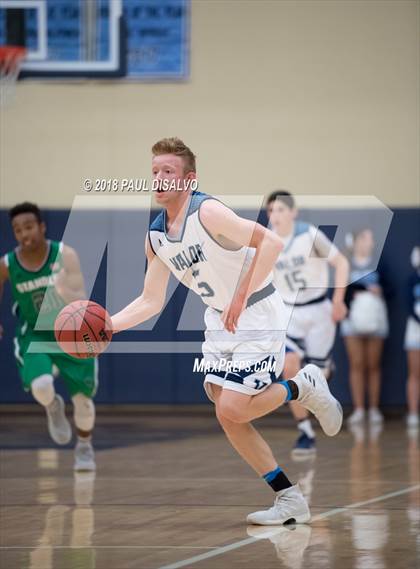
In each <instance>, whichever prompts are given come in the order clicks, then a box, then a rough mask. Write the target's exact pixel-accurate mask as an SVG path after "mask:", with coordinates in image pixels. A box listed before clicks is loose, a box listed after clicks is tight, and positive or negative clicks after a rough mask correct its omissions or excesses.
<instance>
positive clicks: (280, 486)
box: [263, 467, 293, 492]
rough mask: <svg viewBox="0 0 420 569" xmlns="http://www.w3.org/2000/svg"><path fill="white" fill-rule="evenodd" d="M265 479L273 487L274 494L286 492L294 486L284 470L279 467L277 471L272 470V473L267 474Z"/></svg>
mask: <svg viewBox="0 0 420 569" xmlns="http://www.w3.org/2000/svg"><path fill="white" fill-rule="evenodd" d="M263 478H264V480H265V481H266V482H267V484H269V485H270V486H271V488H272V489H273V490H274V492H280V490H285V489H286V488H290V487H291V486H293V484H292V483H291V482H290V480H289V479H288V478H287V476H286V475H285V473H284V472H283V470H281V468H279V467H277V468H276V469H275V470H272V471H271V472H267V474H265V475H264V476H263Z"/></svg>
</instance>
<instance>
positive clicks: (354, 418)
mask: <svg viewBox="0 0 420 569" xmlns="http://www.w3.org/2000/svg"><path fill="white" fill-rule="evenodd" d="M364 420H365V410H364V409H355V410H354V411H353V413H352V414H351V415H350V417H349V418H348V419H347V424H348V425H360V423H363V421H364Z"/></svg>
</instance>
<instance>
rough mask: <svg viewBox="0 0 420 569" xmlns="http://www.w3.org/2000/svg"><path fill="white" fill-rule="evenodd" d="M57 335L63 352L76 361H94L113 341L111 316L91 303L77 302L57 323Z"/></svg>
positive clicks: (88, 301)
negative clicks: (88, 359)
mask: <svg viewBox="0 0 420 569" xmlns="http://www.w3.org/2000/svg"><path fill="white" fill-rule="evenodd" d="M54 334H55V339H56V340H57V343H58V344H59V346H60V348H61V349H62V350H63V351H64V352H66V354H69V355H70V356H73V357H75V358H81V359H84V358H94V357H96V356H98V355H99V354H101V353H102V352H103V351H104V350H105V349H106V348H107V346H108V344H109V343H110V341H111V339H112V323H111V318H110V316H109V314H108V312H107V311H106V310H105V308H103V307H102V306H101V305H100V304H97V303H96V302H92V301H91V300H75V301H74V302H71V303H70V304H68V305H67V306H65V307H64V308H63V309H62V310H61V312H60V313H59V315H58V316H57V318H56V319H55V323H54Z"/></svg>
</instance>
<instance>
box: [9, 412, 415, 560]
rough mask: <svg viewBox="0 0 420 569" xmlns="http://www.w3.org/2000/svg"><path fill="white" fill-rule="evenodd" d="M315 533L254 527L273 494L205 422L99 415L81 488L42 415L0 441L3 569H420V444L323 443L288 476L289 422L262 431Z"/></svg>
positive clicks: (392, 428)
mask: <svg viewBox="0 0 420 569" xmlns="http://www.w3.org/2000/svg"><path fill="white" fill-rule="evenodd" d="M258 425H259V427H260V428H261V431H262V432H263V433H264V435H265V436H266V437H267V439H268V440H269V442H270V444H271V445H272V446H273V448H274V449H275V452H276V455H277V457H278V459H279V463H280V464H281V465H282V466H283V467H284V469H285V470H286V472H287V473H288V474H289V477H290V478H291V479H292V480H294V481H296V480H299V482H300V484H301V487H302V489H303V491H304V493H305V494H306V495H307V496H308V498H309V500H310V504H311V509H312V515H313V517H314V520H313V523H312V524H311V525H302V526H296V527H293V526H291V527H290V528H288V527H281V528H267V527H265V528H261V527H256V526H247V525H246V522H245V516H246V514H247V513H248V512H252V511H254V510H256V509H260V508H264V507H268V506H270V505H271V503H272V499H273V494H272V492H271V490H270V489H269V488H268V486H267V485H266V484H265V483H263V482H262V481H261V480H259V479H258V478H257V477H256V476H255V475H254V474H253V472H252V471H251V470H250V469H249V468H248V467H247V465H245V464H244V463H242V461H241V460H240V459H239V457H237V455H236V454H235V453H234V451H233V450H232V449H231V448H230V446H229V444H228V443H227V442H226V440H225V439H224V436H223V434H222V433H221V431H220V429H219V428H218V425H217V423H216V420H215V419H214V418H213V417H212V416H211V415H209V414H206V413H204V414H195V415H191V414H190V415H189V414H183V415H181V414H177V415H169V414H167V413H166V414H162V413H161V414H159V413H156V414H155V415H151V414H150V413H148V414H142V413H141V412H139V413H120V414H118V415H117V414H114V415H104V414H103V415H101V411H100V410H99V412H98V426H97V429H96V439H95V443H96V449H97V455H96V457H97V467H98V470H97V473H96V476H92V475H90V474H88V473H80V474H78V475H76V476H75V475H74V474H73V471H72V461H73V451H72V449H71V448H70V447H68V448H67V447H65V448H64V449H58V448H57V447H55V446H54V445H53V443H51V442H50V440H49V438H48V435H47V433H46V424H45V420H44V417H43V416H41V415H39V414H34V415H30V414H29V415H28V414H17V415H11V414H9V413H6V414H5V415H3V418H2V430H1V440H0V443H1V447H2V449H3V450H2V452H1V463H0V468H1V471H0V475H1V517H0V532H1V544H0V545H1V549H0V554H1V557H0V566H1V567H2V569H125V568H127V569H128V568H130V569H131V568H132V569H140V568H141V569H146V568H147V569H149V568H150V569H157V568H163V567H164V568H166V569H169V568H171V569H176V568H178V567H194V568H197V569H205V568H207V569H213V568H217V569H230V568H232V569H234V568H239V567H240V568H242V569H271V568H290V569H301V568H308V569H317V568H319V569H321V568H322V569H328V568H331V569H350V568H354V569H382V568H384V569H386V568H388V567H389V568H392V569H400V568H401V569H411V568H412V569H414V568H415V567H419V566H420V510H419V506H420V494H419V489H420V485H419V446H418V433H413V432H411V433H408V432H407V431H406V429H405V427H404V425H403V423H402V421H399V420H395V419H393V420H390V421H389V422H387V423H386V424H385V428H384V430H383V431H382V432H381V433H380V432H377V431H370V432H369V430H368V429H360V430H359V431H356V432H354V433H350V432H348V431H346V430H343V432H342V433H341V434H340V435H339V436H337V437H335V438H334V439H328V438H327V437H324V436H322V435H320V436H319V442H318V457H317V458H316V459H315V460H309V461H304V462H294V461H293V460H292V459H291V458H290V454H289V451H290V448H291V445H292V443H293V441H294V438H295V431H294V430H293V428H292V425H291V422H290V420H289V418H288V416H286V415H285V414H282V415H281V416H272V417H270V418H268V419H265V420H263V421H260V422H259V423H258Z"/></svg>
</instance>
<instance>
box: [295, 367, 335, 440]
mask: <svg viewBox="0 0 420 569" xmlns="http://www.w3.org/2000/svg"><path fill="white" fill-rule="evenodd" d="M293 381H294V382H295V383H296V385H297V386H298V389H299V397H298V399H297V400H298V401H299V403H300V404H301V405H303V407H305V409H308V410H309V411H311V413H313V414H314V415H315V417H316V418H317V419H318V421H319V424H320V425H321V427H322V430H323V431H324V433H325V434H326V435H328V436H329V437H333V436H334V435H336V434H337V433H338V432H339V430H340V429H341V425H342V424H343V409H342V408H341V405H340V403H339V402H338V401H337V399H336V398H335V397H333V396H332V394H331V392H330V388H329V387H328V383H327V380H326V379H325V376H324V374H323V373H322V371H321V370H320V369H319V367H317V366H316V365H314V364H308V365H306V366H305V367H304V368H303V369H301V370H300V371H299V373H298V374H297V375H296V376H295V377H294V378H293Z"/></svg>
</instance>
